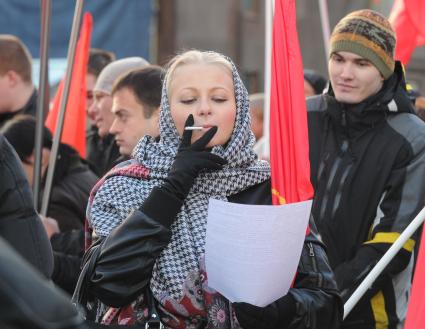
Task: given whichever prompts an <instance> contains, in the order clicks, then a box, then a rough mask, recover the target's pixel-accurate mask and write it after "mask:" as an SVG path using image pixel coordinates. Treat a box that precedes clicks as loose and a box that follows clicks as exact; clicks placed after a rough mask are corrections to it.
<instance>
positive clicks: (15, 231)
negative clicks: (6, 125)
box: [0, 134, 53, 277]
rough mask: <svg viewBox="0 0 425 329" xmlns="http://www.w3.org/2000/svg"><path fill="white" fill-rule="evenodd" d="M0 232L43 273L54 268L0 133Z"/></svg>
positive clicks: (22, 176)
mask: <svg viewBox="0 0 425 329" xmlns="http://www.w3.org/2000/svg"><path fill="white" fill-rule="evenodd" d="M0 236H1V237H3V238H4V239H5V240H6V241H7V242H9V244H10V245H11V246H12V247H13V248H14V249H15V250H16V251H17V252H18V253H19V254H21V256H22V257H23V258H25V259H26V260H27V261H29V262H30V263H31V264H32V265H33V266H34V267H35V268H36V269H37V270H39V271H40V272H41V273H43V274H44V275H45V276H46V277H50V275H51V274H52V271H53V256H52V248H51V246H50V242H49V239H48V237H47V234H46V231H45V230H44V227H43V224H42V223H41V220H40V218H39V217H38V215H37V213H36V212H35V209H34V204H33V199H32V194H31V190H30V188H29V185H28V181H27V178H26V177H25V173H24V170H23V168H22V165H21V161H20V160H19V158H18V156H17V154H16V153H15V151H14V150H13V148H12V146H11V145H10V144H9V143H8V142H7V140H6V138H5V137H4V136H3V135H2V134H0Z"/></svg>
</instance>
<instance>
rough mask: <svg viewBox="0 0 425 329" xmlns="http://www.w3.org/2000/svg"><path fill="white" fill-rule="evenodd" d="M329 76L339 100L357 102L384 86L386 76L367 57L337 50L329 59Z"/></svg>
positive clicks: (349, 102)
mask: <svg viewBox="0 0 425 329" xmlns="http://www.w3.org/2000/svg"><path fill="white" fill-rule="evenodd" d="M329 77H330V80H331V84H332V88H333V90H334V93H335V98H336V100H337V101H339V102H342V103H347V104H357V103H360V102H362V101H364V100H365V99H366V98H368V97H369V96H372V95H375V94H376V93H377V92H379V90H380V89H381V88H382V84H383V82H384V78H383V77H382V75H381V73H380V72H379V71H378V69H377V68H376V67H375V66H374V65H373V64H372V63H371V62H369V61H368V60H367V59H365V58H363V57H361V56H359V55H356V54H353V53H350V52H345V51H341V52H336V53H333V54H332V55H331V57H330V59H329Z"/></svg>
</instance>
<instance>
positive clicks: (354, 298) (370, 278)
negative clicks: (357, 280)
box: [344, 208, 425, 319]
mask: <svg viewBox="0 0 425 329" xmlns="http://www.w3.org/2000/svg"><path fill="white" fill-rule="evenodd" d="M424 220H425V208H423V209H422V210H421V211H420V212H419V214H417V215H416V217H415V219H413V221H412V222H411V223H410V224H409V226H407V227H406V229H405V230H404V231H403V233H401V234H400V236H399V237H398V239H397V240H396V241H395V242H394V243H393V244H392V246H391V247H390V248H389V249H388V250H387V252H386V253H385V254H384V256H382V258H381V259H380V260H379V262H378V263H377V264H376V265H375V267H374V268H373V269H372V271H370V273H369V274H368V275H367V276H366V278H365V279H364V280H363V282H362V283H361V284H360V285H359V286H358V287H357V289H356V290H355V291H354V293H353V294H352V295H351V297H350V298H349V299H348V300H347V302H346V303H345V304H344V319H345V318H346V317H347V315H348V314H349V313H350V312H351V310H352V309H353V308H354V306H355V305H356V304H357V303H358V301H359V300H360V298H362V296H363V295H364V294H365V292H366V291H367V290H368V289H369V288H370V287H371V286H372V284H373V283H374V282H375V280H376V278H377V277H378V276H379V275H380V274H381V273H382V271H383V270H384V269H385V268H386V267H387V265H388V264H389V262H390V261H391V260H392V259H393V258H394V256H395V255H396V254H397V253H398V252H399V250H400V249H401V248H403V245H404V244H405V243H406V241H407V240H409V238H410V237H411V236H412V235H413V233H415V232H416V230H417V229H418V228H419V226H421V225H422V223H423V222H424Z"/></svg>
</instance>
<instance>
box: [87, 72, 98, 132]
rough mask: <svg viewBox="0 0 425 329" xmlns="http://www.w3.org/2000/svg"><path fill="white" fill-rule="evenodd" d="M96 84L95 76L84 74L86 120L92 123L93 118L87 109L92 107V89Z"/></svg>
mask: <svg viewBox="0 0 425 329" xmlns="http://www.w3.org/2000/svg"><path fill="white" fill-rule="evenodd" d="M95 84H96V76H95V75H94V74H91V73H87V74H86V87H87V95H86V110H87V114H88V119H89V120H90V121H92V122H90V123H91V124H93V123H94V116H93V117H92V116H90V114H89V113H90V112H89V108H90V107H91V106H92V104H93V102H94V95H93V88H94V86H95Z"/></svg>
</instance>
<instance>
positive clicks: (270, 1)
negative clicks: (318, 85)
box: [262, 0, 274, 157]
mask: <svg viewBox="0 0 425 329" xmlns="http://www.w3.org/2000/svg"><path fill="white" fill-rule="evenodd" d="M273 13H274V0H266V1H265V43H266V44H265V55H264V118H263V138H264V149H263V154H262V156H266V157H270V91H271V80H272V79H271V62H272V41H273V40H272V39H273Z"/></svg>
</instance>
